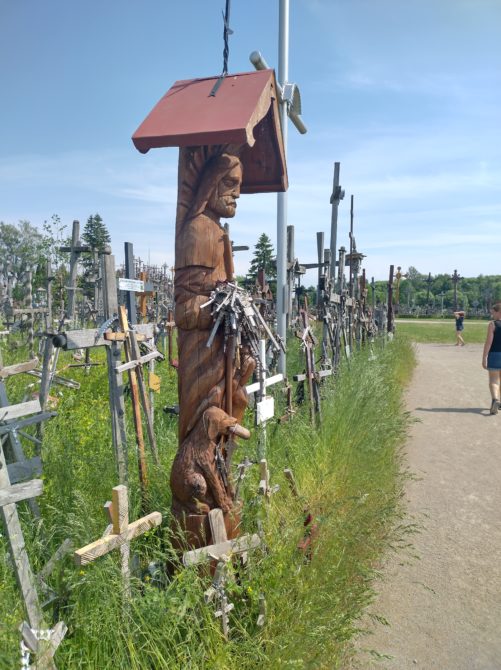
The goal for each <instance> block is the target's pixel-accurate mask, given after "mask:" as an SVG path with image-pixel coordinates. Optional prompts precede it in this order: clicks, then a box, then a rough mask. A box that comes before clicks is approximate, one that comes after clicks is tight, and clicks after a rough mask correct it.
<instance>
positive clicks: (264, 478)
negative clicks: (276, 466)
mask: <svg viewBox="0 0 501 670" xmlns="http://www.w3.org/2000/svg"><path fill="white" fill-rule="evenodd" d="M279 488H280V487H279V485H278V484H275V486H270V471H269V470H268V461H267V460H266V458H262V459H261V460H260V461H259V489H258V493H259V495H261V496H263V497H264V499H265V500H267V501H269V500H270V498H271V496H272V494H273V493H276V492H277V491H278V489H279Z"/></svg>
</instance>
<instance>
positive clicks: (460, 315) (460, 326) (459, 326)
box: [454, 310, 465, 347]
mask: <svg viewBox="0 0 501 670" xmlns="http://www.w3.org/2000/svg"><path fill="white" fill-rule="evenodd" d="M464 316H465V315H464V312H463V311H462V310H461V311H459V312H454V317H455V318H456V347H459V346H461V347H464V344H465V343H464V340H463V335H462V333H463V330H464Z"/></svg>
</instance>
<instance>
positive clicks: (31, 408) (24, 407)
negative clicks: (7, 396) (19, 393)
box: [0, 400, 42, 421]
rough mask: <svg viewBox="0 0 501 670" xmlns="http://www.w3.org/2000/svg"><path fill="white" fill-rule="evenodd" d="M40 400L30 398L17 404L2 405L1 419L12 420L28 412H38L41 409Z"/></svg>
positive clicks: (0, 409) (0, 410)
mask: <svg viewBox="0 0 501 670" xmlns="http://www.w3.org/2000/svg"><path fill="white" fill-rule="evenodd" d="M41 409H42V408H41V406H40V400H29V401H28V402H21V403H19V404H17V405H8V406H7V407H0V421H12V419H17V418H19V417H23V416H26V415H28V414H36V413H37V412H40V411H41Z"/></svg>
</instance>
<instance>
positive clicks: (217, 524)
mask: <svg viewBox="0 0 501 670" xmlns="http://www.w3.org/2000/svg"><path fill="white" fill-rule="evenodd" d="M209 525H210V529H211V535H212V540H213V542H214V544H212V545H209V546H207V547H201V548H200V549H193V550H192V551H187V552H185V553H184V554H183V563H184V565H186V566H190V565H199V564H200V563H204V562H206V561H211V560H213V561H217V565H216V569H215V573H214V579H213V581H212V585H211V586H210V587H209V589H207V591H206V592H205V594H204V598H205V602H207V603H209V602H211V601H212V600H214V599H216V603H217V607H218V608H217V609H216V611H215V612H214V616H215V617H216V618H220V619H221V626H222V629H223V635H224V637H225V638H228V636H229V620H228V613H229V612H231V610H232V609H233V607H234V605H233V604H232V603H229V602H228V596H227V594H226V590H225V586H226V583H227V581H228V579H229V575H228V564H229V563H230V560H231V556H232V555H235V554H236V555H242V557H243V556H244V555H245V554H246V553H247V551H249V550H251V549H256V548H257V547H259V546H261V544H262V541H261V537H260V536H259V535H257V534H254V535H243V536H242V537H238V538H236V539H235V540H228V536H227V534H226V527H225V525H224V515H223V511H222V510H221V509H219V508H216V509H212V510H211V511H210V512H209Z"/></svg>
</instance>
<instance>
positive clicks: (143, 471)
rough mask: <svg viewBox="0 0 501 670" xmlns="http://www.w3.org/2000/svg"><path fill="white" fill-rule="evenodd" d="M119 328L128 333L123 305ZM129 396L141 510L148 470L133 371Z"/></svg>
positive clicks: (128, 346)
mask: <svg viewBox="0 0 501 670" xmlns="http://www.w3.org/2000/svg"><path fill="white" fill-rule="evenodd" d="M119 321H120V327H121V328H122V331H123V332H124V333H127V334H128V333H129V326H128V323H127V313H126V311H125V307H124V306H123V305H121V306H120V308H119ZM125 357H126V359H127V360H131V358H132V352H131V344H130V339H127V340H126V341H125ZM128 375H129V386H130V396H131V400H132V416H133V419H134V429H135V433H136V444H137V460H138V468H139V483H140V485H141V498H142V501H143V509H144V508H145V507H146V496H147V490H148V469H147V465H146V453H145V448H144V436H143V424H142V421H141V409H140V404H139V389H138V383H137V373H136V370H135V369H132V370H129V371H128Z"/></svg>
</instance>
